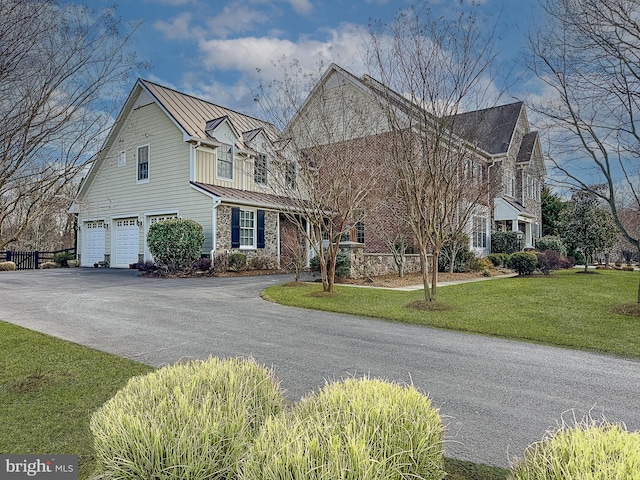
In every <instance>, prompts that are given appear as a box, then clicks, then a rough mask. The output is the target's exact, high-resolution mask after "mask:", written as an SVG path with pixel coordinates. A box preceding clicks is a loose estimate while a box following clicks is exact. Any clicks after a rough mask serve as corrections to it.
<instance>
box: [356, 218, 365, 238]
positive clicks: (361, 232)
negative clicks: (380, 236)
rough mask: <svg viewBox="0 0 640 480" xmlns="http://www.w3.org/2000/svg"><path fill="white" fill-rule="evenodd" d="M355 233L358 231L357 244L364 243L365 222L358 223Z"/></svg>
mask: <svg viewBox="0 0 640 480" xmlns="http://www.w3.org/2000/svg"><path fill="white" fill-rule="evenodd" d="M355 231H356V242H358V243H364V222H356V224H355Z"/></svg>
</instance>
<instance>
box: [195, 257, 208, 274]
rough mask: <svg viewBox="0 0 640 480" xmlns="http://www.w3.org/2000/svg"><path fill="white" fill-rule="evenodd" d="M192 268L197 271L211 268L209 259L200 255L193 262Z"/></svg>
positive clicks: (206, 270) (205, 270)
mask: <svg viewBox="0 0 640 480" xmlns="http://www.w3.org/2000/svg"><path fill="white" fill-rule="evenodd" d="M193 268H194V270H196V271H198V272H208V271H209V270H211V260H209V259H208V258H206V257H201V258H199V259H198V260H196V261H195V262H193Z"/></svg>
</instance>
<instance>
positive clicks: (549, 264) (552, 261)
mask: <svg viewBox="0 0 640 480" xmlns="http://www.w3.org/2000/svg"><path fill="white" fill-rule="evenodd" d="M561 259H562V257H561V256H560V254H559V253H558V252H557V251H555V250H545V251H544V252H540V253H538V269H539V270H540V271H541V272H542V273H544V274H545V275H549V274H550V273H551V272H553V271H554V270H557V269H558V268H560V261H561Z"/></svg>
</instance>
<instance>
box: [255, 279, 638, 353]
mask: <svg viewBox="0 0 640 480" xmlns="http://www.w3.org/2000/svg"><path fill="white" fill-rule="evenodd" d="M321 290H322V286H321V285H319V284H302V285H295V284H286V285H279V286H274V287H270V288H268V289H266V290H265V291H264V292H263V296H264V298H266V299H268V300H271V301H274V302H277V303H281V304H284V305H293V306H298V307H303V308H310V309H315V310H324V311H331V312H339V313H348V314H353V315H359V316H370V317H375V318H381V319H386V320H391V321H397V322H404V323H411V324H416V325H428V326H432V327H438V328H446V329H451V330H460V331H465V332H473V333H479V334H484V335H492V336H499V337H506V338H512V339H519V340H525V341H531V342H541V343H545V344H551V345H559V346H563V347H569V348H575V349H581V350H593V351H598V352H604V353H609V354H616V355H622V356H625V357H629V358H640V317H636V316H627V315H622V314H619V313H614V312H613V309H614V308H615V307H618V306H620V305H622V304H629V303H633V302H634V300H636V299H637V291H638V274H637V273H633V272H623V271H612V270H607V271H605V270H598V271H597V272H595V273H593V274H584V273H579V272H576V270H563V271H558V272H554V273H553V274H552V275H548V276H544V275H540V276H531V277H512V278H501V279H495V280H491V281H486V282H476V283H466V284H460V285H452V286H447V287H442V288H439V289H438V302H439V303H440V304H441V305H440V306H441V307H449V308H448V309H447V308H440V309H438V310H434V311H424V310H417V309H415V308H408V307H407V305H408V304H410V303H411V302H415V301H419V300H421V299H422V298H423V292H422V291H415V292H401V291H391V290H382V289H368V288H356V287H349V286H338V287H336V292H335V293H333V294H325V293H323V292H322V291H321Z"/></svg>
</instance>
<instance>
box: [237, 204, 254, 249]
mask: <svg viewBox="0 0 640 480" xmlns="http://www.w3.org/2000/svg"><path fill="white" fill-rule="evenodd" d="M243 212H251V213H253V243H252V244H251V245H242V213H243ZM239 228H240V235H239V236H240V250H257V248H258V211H257V209H253V208H241V209H240V225H239Z"/></svg>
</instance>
